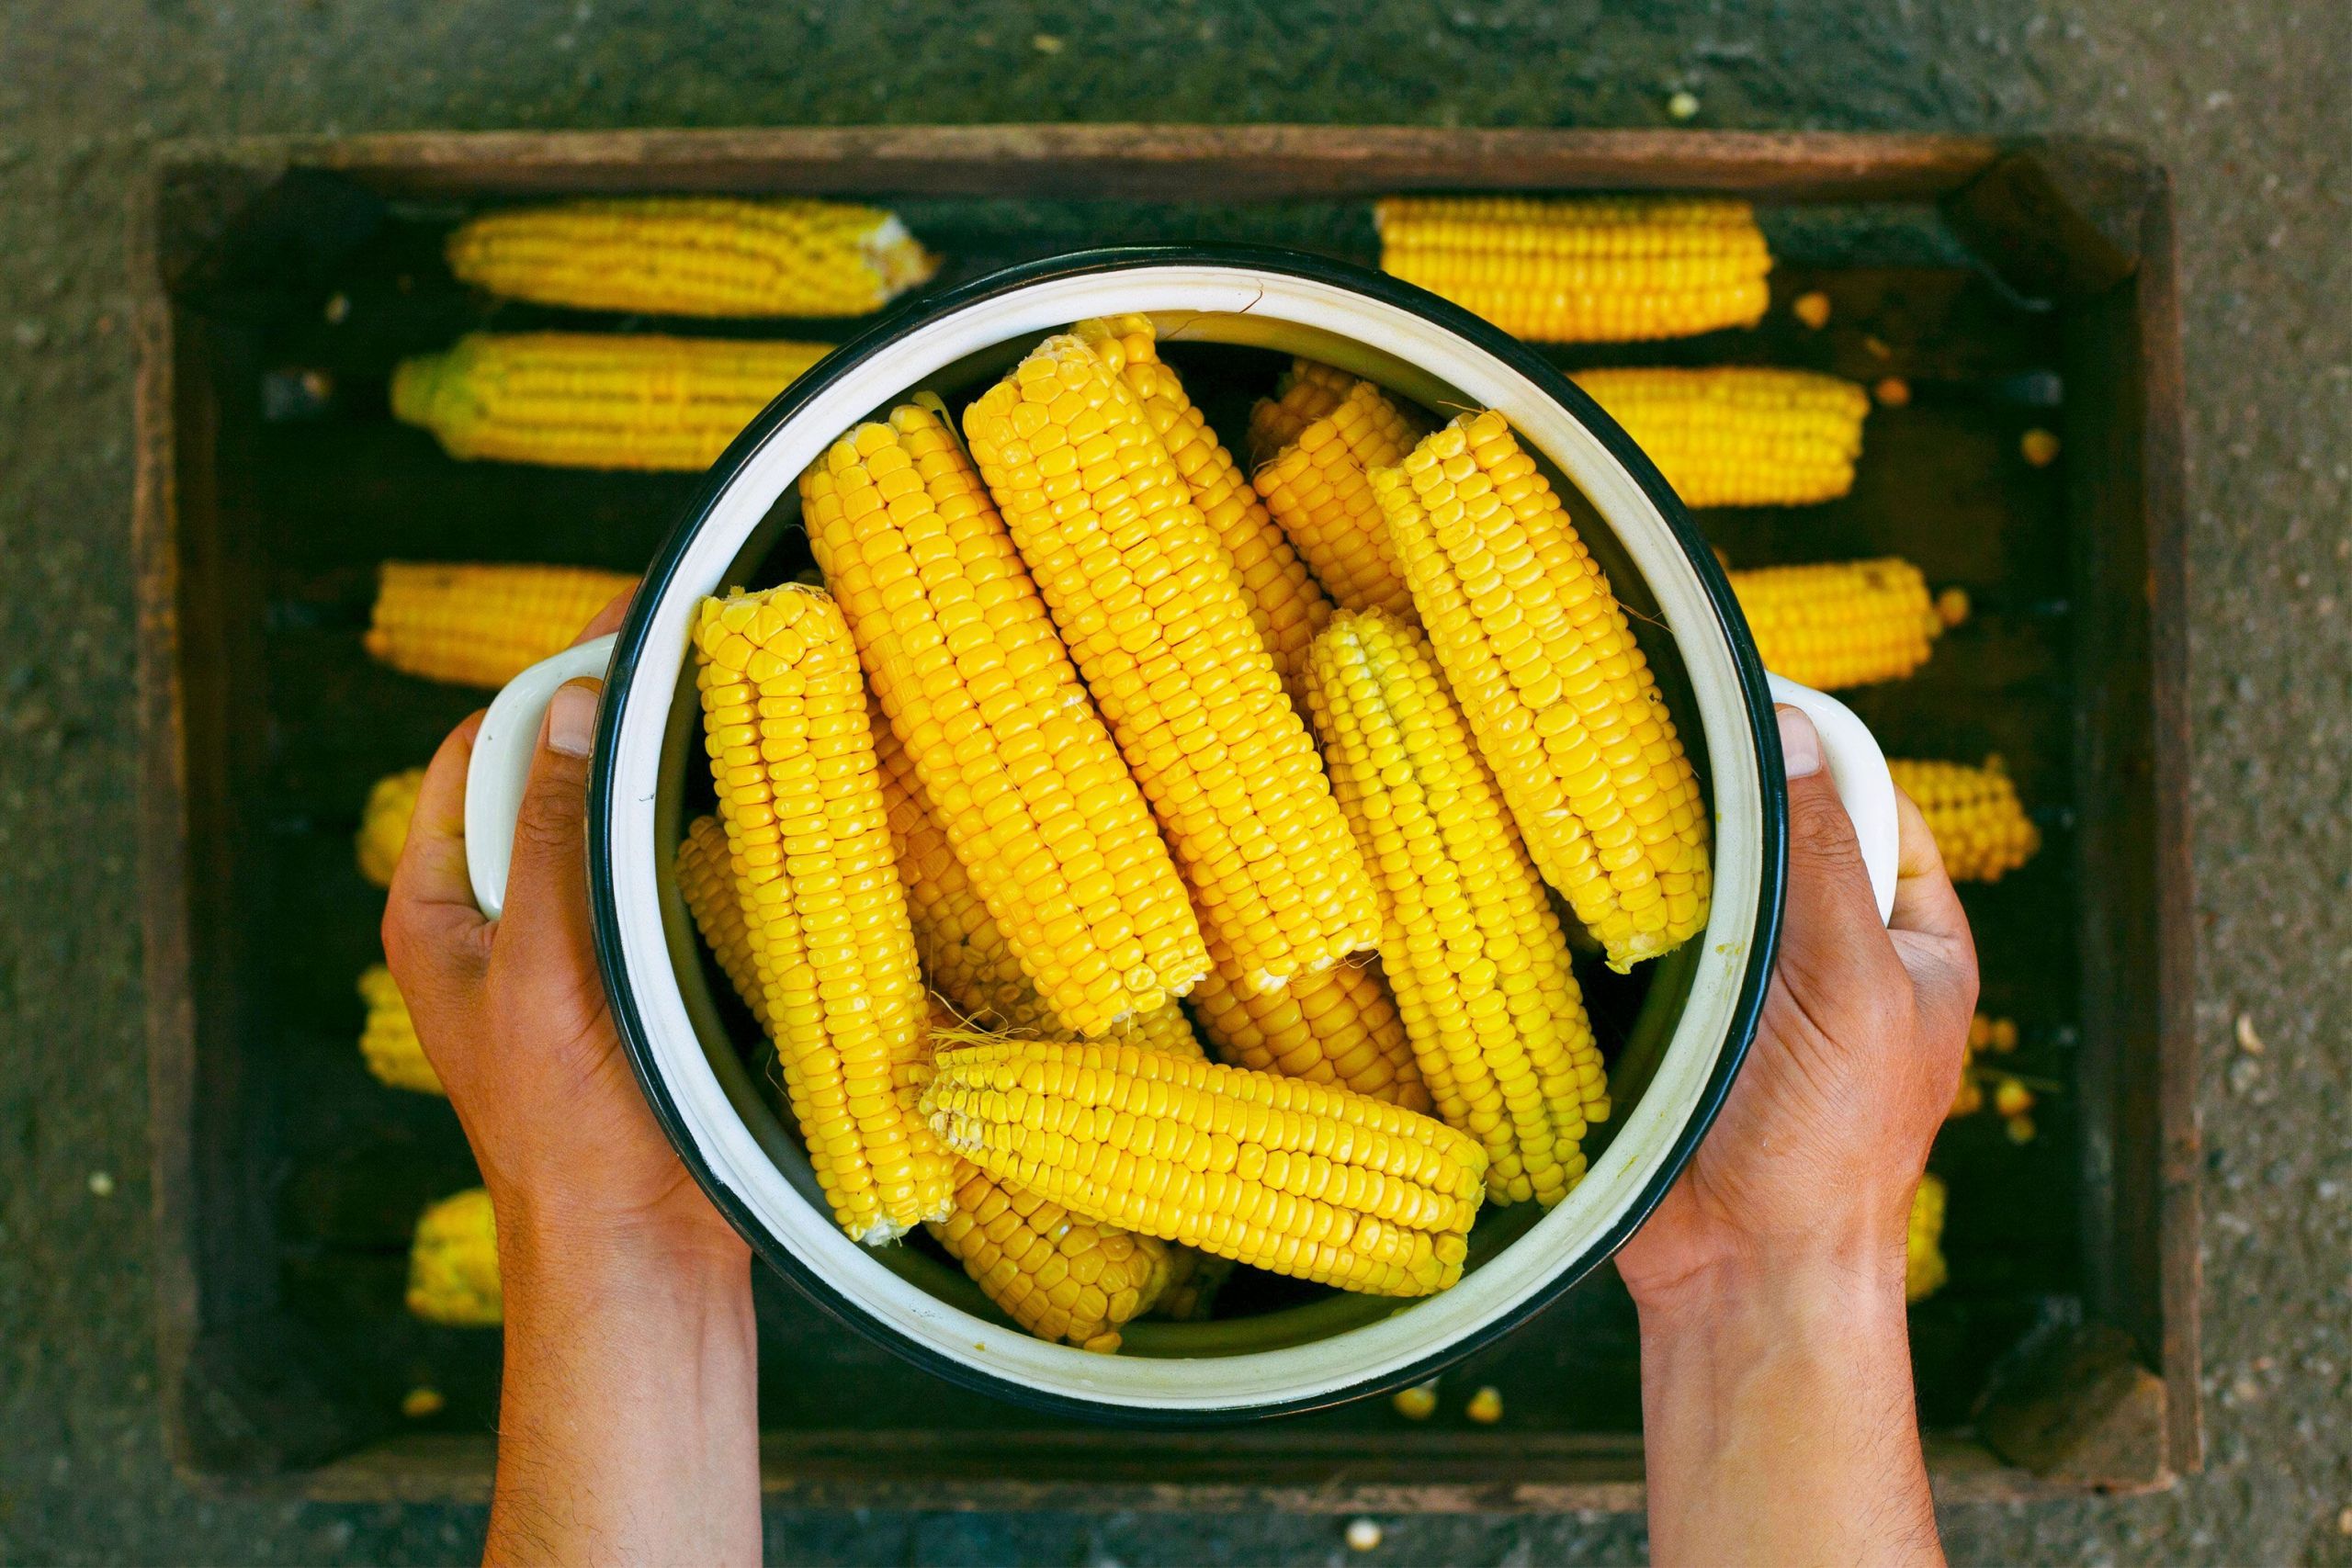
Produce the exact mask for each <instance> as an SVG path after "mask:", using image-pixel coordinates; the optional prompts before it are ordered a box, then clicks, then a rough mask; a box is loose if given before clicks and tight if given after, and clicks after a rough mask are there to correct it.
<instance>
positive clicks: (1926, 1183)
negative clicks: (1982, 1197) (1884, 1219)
mask: <svg viewBox="0 0 2352 1568" xmlns="http://www.w3.org/2000/svg"><path fill="white" fill-rule="evenodd" d="M1944 1197H1945V1193H1944V1181H1943V1178H1942V1177H1940V1176H1938V1175H1937V1174H1936V1173H1935V1172H1933V1171H1925V1172H1922V1173H1921V1175H1920V1177H1919V1185H1918V1187H1917V1190H1914V1191H1913V1192H1912V1194H1911V1223H1910V1225H1909V1227H1908V1228H1907V1230H1906V1232H1905V1235H1904V1238H1903V1299H1904V1300H1905V1301H1906V1302H1923V1301H1926V1300H1927V1299H1928V1297H1929V1296H1932V1295H1934V1294H1935V1293H1936V1292H1938V1291H1940V1290H1942V1289H1943V1288H1944V1280H1947V1279H1948V1278H1950V1277H1951V1270H1950V1269H1947V1268H1946V1267H1945V1266H1944V1252H1943V1239H1944Z"/></svg>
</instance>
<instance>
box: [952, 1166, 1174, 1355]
mask: <svg viewBox="0 0 2352 1568" xmlns="http://www.w3.org/2000/svg"><path fill="white" fill-rule="evenodd" d="M928 1228H929V1230H930V1231H931V1234H932V1235H933V1237H934V1238H935V1239H936V1240H937V1241H938V1242H939V1244H940V1245H941V1246H942V1247H945V1248H946V1249H947V1251H948V1253H949V1255H950V1256H952V1257H953V1258H955V1259H956V1261H957V1262H958V1263H961V1264H962V1265H963V1266H964V1272H965V1273H967V1274H968V1275H970V1276H971V1278H972V1282H973V1283H974V1284H977V1285H978V1286H979V1287H980V1289H981V1290H982V1291H984V1292H987V1293H988V1297H989V1300H990V1301H992V1302H994V1303H996V1304H997V1305H998V1306H1000V1307H1002V1308H1003V1309H1004V1312H1005V1315H1007V1316H1008V1317H1010V1318H1012V1321H1013V1322H1015V1323H1017V1324H1019V1325H1021V1326H1022V1327H1023V1328H1025V1329H1027V1330H1028V1331H1029V1332H1030V1333H1032V1334H1034V1335H1035V1336H1036V1337H1038V1338H1040V1339H1059V1340H1065V1341H1067V1342H1068V1343H1069V1344H1072V1345H1075V1346H1077V1347H1079V1348H1080V1349H1082V1350H1096V1351H1103V1352H1109V1351H1113V1350H1116V1349H1117V1348H1119V1331H1120V1330H1121V1329H1122V1328H1124V1327H1125V1325H1126V1324H1127V1322H1128V1320H1130V1319H1131V1318H1134V1317H1135V1316H1136V1315H1137V1314H1141V1313H1144V1312H1148V1311H1149V1310H1150V1309H1151V1308H1152V1307H1154V1306H1156V1305H1158V1304H1159V1301H1160V1298H1161V1296H1162V1293H1163V1292H1166V1290H1167V1289H1168V1285H1169V1281H1170V1256H1171V1255H1172V1254H1173V1253H1174V1252H1175V1250H1176V1249H1175V1248H1173V1247H1170V1246H1169V1244H1168V1243H1166V1242H1164V1241H1162V1240H1160V1239H1159V1237H1157V1236H1148V1235H1135V1234H1133V1233H1132V1232H1129V1231H1124V1230H1121V1229H1119V1228H1117V1227H1116V1226H1114V1225H1109V1224H1099V1223H1097V1222H1095V1221H1091V1220H1087V1219H1082V1218H1080V1216H1078V1215H1076V1214H1073V1213H1070V1212H1069V1210H1068V1209H1065V1208H1063V1207H1062V1206H1061V1205H1060V1204H1059V1203H1056V1202H1052V1201H1048V1200H1046V1199H1044V1198H1041V1197H1039V1196H1038V1195H1037V1194H1036V1193H1035V1192H1033V1191H1030V1190H1028V1189H1026V1188H1023V1187H1017V1186H1014V1185H1012V1184H1011V1183H1010V1182H1006V1181H1000V1180H998V1179H996V1178H995V1177H994V1176H991V1175H989V1173H988V1172H987V1171H984V1170H982V1169H981V1168H979V1167H978V1166H976V1165H972V1164H970V1163H968V1162H959V1163H958V1164H957V1166H956V1207H955V1212H954V1213H950V1214H949V1215H948V1216H947V1218H945V1219H944V1220H941V1221H938V1222H936V1223H934V1224H932V1225H930V1226H929V1227H928Z"/></svg>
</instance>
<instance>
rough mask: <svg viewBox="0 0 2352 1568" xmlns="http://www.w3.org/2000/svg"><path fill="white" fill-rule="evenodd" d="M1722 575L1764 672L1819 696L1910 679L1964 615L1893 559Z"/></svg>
mask: <svg viewBox="0 0 2352 1568" xmlns="http://www.w3.org/2000/svg"><path fill="white" fill-rule="evenodd" d="M1728 575H1729V577H1730V579H1731V588H1732V592H1734V593H1735V594H1736V595H1738V598H1739V608H1740V612H1741V613H1742V614H1743V615H1746V616H1747V629H1748V630H1749V631H1750V632H1751V633H1753V634H1754V635H1755V637H1756V651H1757V652H1758V654H1760V655H1761V656H1762V657H1763V660H1764V667H1765V668H1766V669H1767V670H1770V671H1772V672H1773V673H1774V674H1776V675H1785V676H1787V677H1788V678H1789V679H1790V680H1792V681H1794V682H1798V683H1799V684H1801V685H1806V686H1813V687H1816V688H1818V689H1820V690H1822V691H1825V692H1831V691H1836V690H1838V688H1839V687H1841V686H1865V685H1869V684H1871V682H1877V681H1895V680H1900V679H1901V678H1903V677H1904V676H1905V675H1908V674H1910V673H1911V671H1914V670H1917V668H1919V666H1920V665H1922V664H1925V663H1926V662H1927V661H1928V655H1929V654H1930V653H1932V652H1933V651H1935V641H1936V638H1938V637H1941V636H1942V635H1943V633H1944V628H1945V627H1946V626H1955V625H1958V624H1959V619H1960V617H1961V616H1962V615H1964V614H1965V609H1964V606H1963V607H1960V608H1957V609H1956V610H1955V612H1954V613H1951V614H1947V613H1945V611H1944V610H1943V609H1942V607H1941V606H1940V605H1939V604H1937V603H1935V602H1933V601H1930V600H1929V598H1928V580H1927V579H1926V578H1924V577H1922V576H1921V575H1920V574H1919V569H1918V568H1917V567H1916V566H1913V565H1912V564H1911V563H1910V562H1909V561H1907V560H1902V559H1899V558H1895V557H1893V556H1887V557H1883V558H1879V559H1876V560H1855V561H1829V562H1824V563H1821V564H1819V565H1815V566H1768V567H1759V568H1757V569H1755V570H1748V571H1735V572H1731V573H1729V574H1728Z"/></svg>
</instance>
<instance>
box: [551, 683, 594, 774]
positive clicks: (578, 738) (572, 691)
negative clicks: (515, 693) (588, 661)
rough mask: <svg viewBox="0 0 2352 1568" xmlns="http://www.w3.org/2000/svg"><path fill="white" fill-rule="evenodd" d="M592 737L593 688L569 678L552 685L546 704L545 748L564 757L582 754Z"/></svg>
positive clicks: (586, 750) (586, 753)
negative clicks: (552, 690)
mask: <svg viewBox="0 0 2352 1568" xmlns="http://www.w3.org/2000/svg"><path fill="white" fill-rule="evenodd" d="M595 736H596V688H595V687H594V685H592V684H590V683H589V682H585V681H572V682H567V683H566V684H564V685H561V686H559V687H557V688H556V693H555V701H553V702H551V703H549V704H548V750H550V751H560V752H562V753H563V754H564V755H565V756H567V757H585V756H586V755H588V747H589V743H590V742H591V741H593V740H594V739H595Z"/></svg>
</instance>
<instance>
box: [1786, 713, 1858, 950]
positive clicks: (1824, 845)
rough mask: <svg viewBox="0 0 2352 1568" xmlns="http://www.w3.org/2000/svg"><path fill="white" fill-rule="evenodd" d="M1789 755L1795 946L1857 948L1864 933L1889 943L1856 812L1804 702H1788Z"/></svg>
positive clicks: (1790, 910)
mask: <svg viewBox="0 0 2352 1568" xmlns="http://www.w3.org/2000/svg"><path fill="white" fill-rule="evenodd" d="M1777 712H1778V717H1779V719H1780V725H1781V759H1782V761H1784V763H1785V764H1786V766H1787V769H1788V777H1789V894H1788V905H1787V926H1788V942H1789V945H1790V946H1791V947H1792V949H1795V950H1798V951H1811V950H1815V949H1816V947H1817V946H1821V945H1826V949H1829V950H1836V949H1850V948H1852V947H1853V946H1854V945H1855V941H1856V933H1858V932H1862V931H1868V932H1871V933H1873V934H1876V935H1878V936H1879V938H1880V941H1881V942H1883V940H1884V939H1883V929H1884V928H1883V926H1882V925H1881V923H1880V920H1879V918H1878V900H1877V898H1876V897H1875V896H1874V895H1873V894H1872V893H1871V878H1870V872H1869V870H1868V869H1867V868H1866V867H1865V866H1864V865H1863V864H1862V849H1861V844H1860V841H1859V840H1857V839H1856V838H1855V836H1854V822H1853V818H1850V817H1849V816H1847V815H1846V804H1845V802H1844V801H1842V800H1840V799H1839V798H1838V786H1837V784H1835V783H1833V782H1832V781H1831V779H1830V777H1829V769H1828V766H1827V765H1826V761H1824V758H1823V755H1822V750H1821V737H1820V735H1819V733H1818V732H1816V731H1815V728H1813V721H1812V720H1811V719H1809V718H1807V717H1806V716H1804V713H1803V712H1802V711H1800V710H1799V709H1796V708H1793V707H1782V708H1781V709H1779V710H1777Z"/></svg>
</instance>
